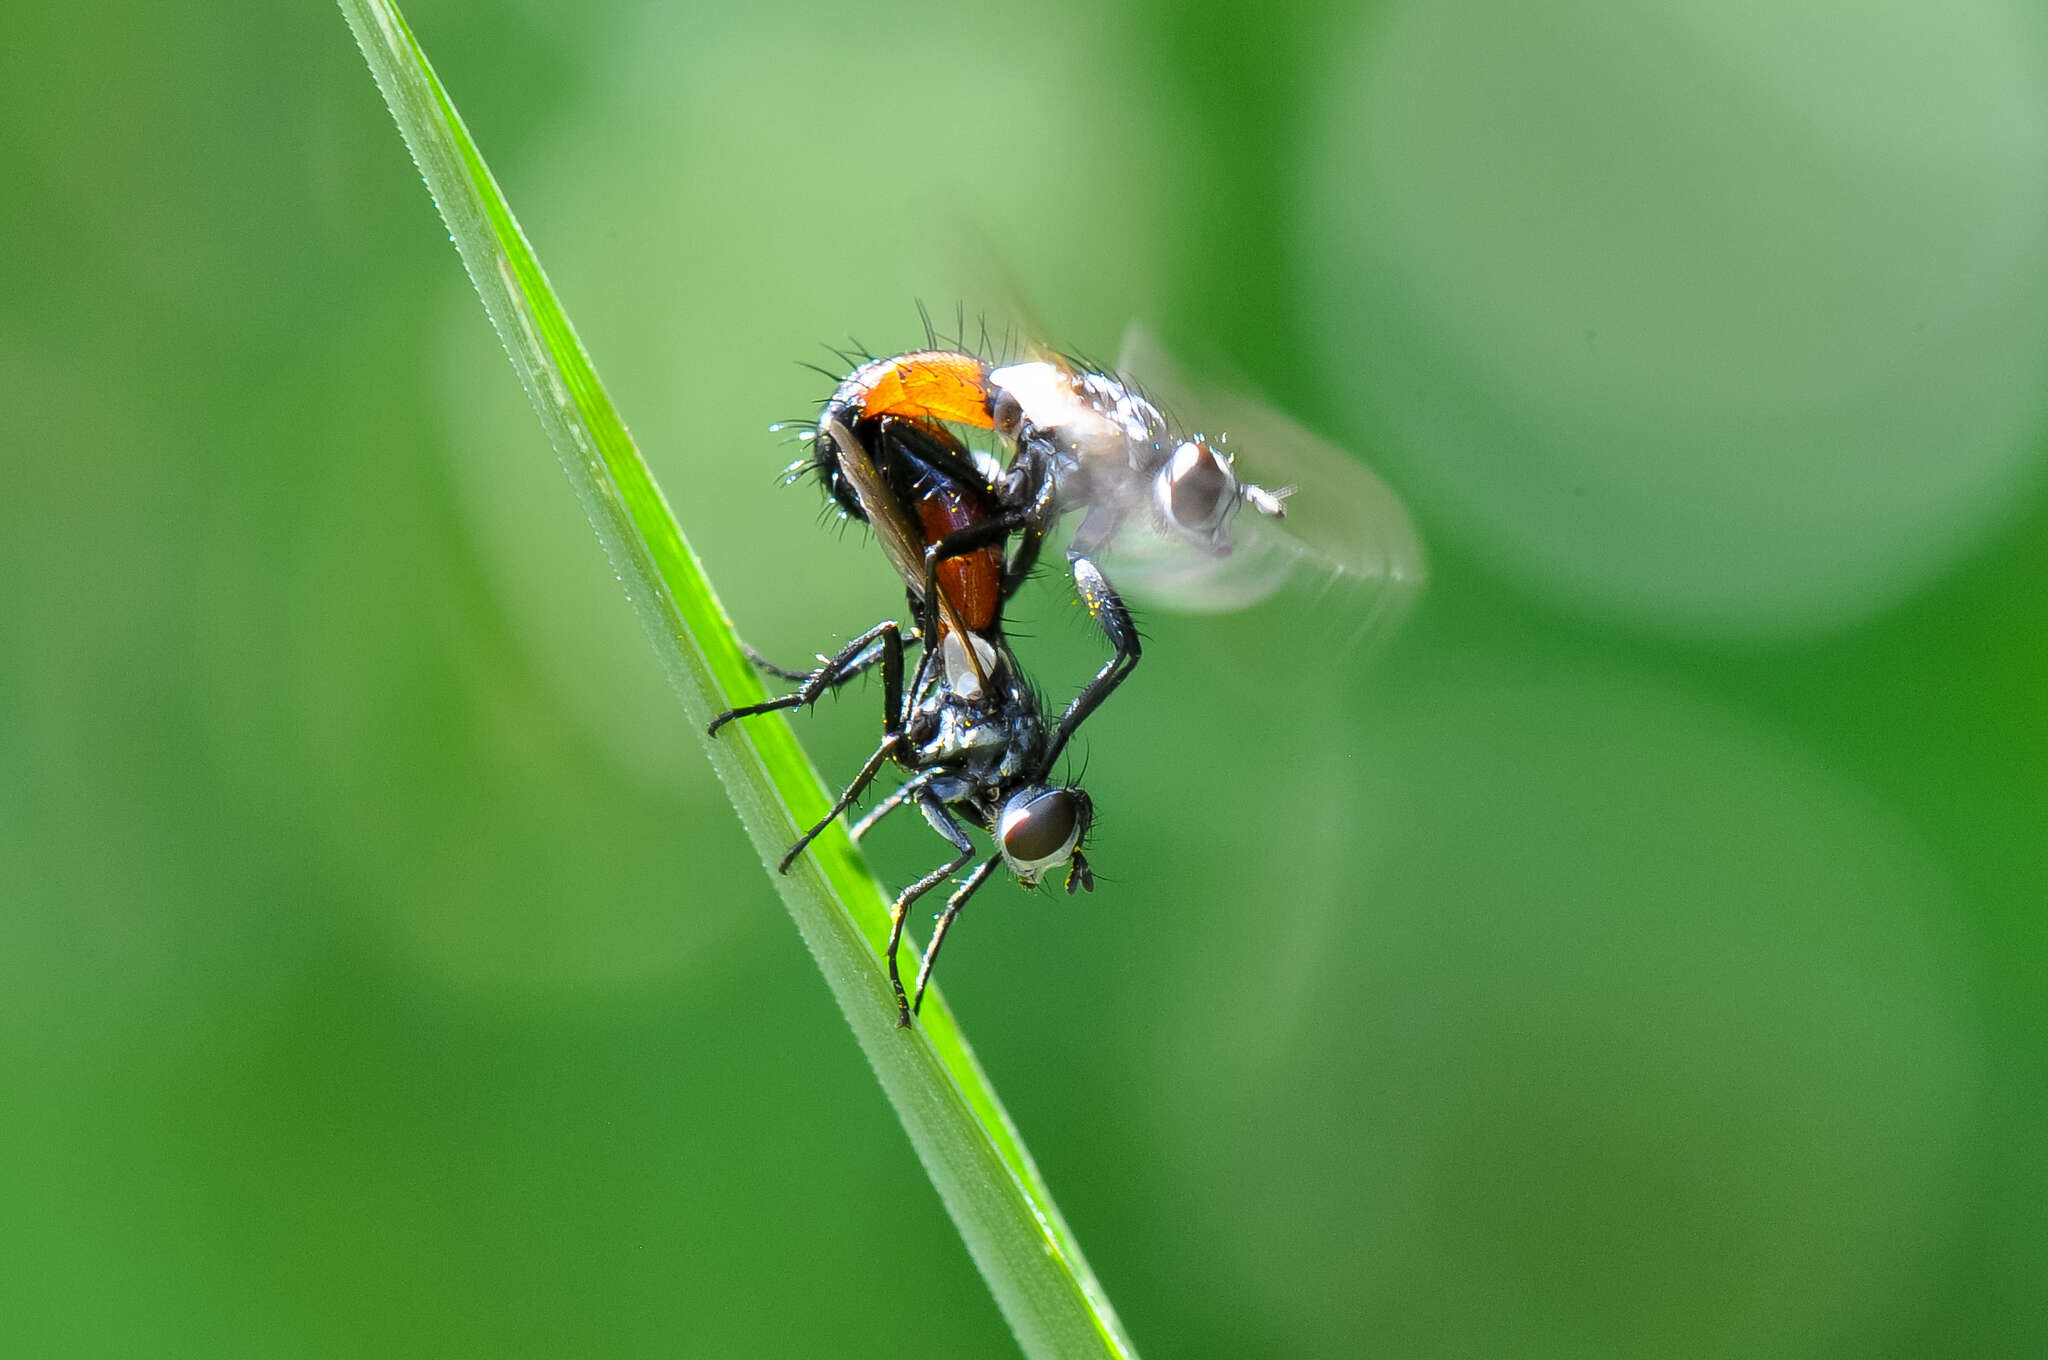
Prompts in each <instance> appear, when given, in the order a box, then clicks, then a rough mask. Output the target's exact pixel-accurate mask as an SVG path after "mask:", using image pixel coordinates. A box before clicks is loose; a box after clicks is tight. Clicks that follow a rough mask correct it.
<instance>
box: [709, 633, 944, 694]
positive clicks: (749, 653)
mask: <svg viewBox="0 0 2048 1360" xmlns="http://www.w3.org/2000/svg"><path fill="white" fill-rule="evenodd" d="M923 641H924V637H923V635H922V633H920V631H919V630H918V629H915V628H913V629H911V630H910V631H909V632H908V633H905V634H904V635H903V643H904V645H905V646H907V647H914V646H917V645H919V644H920V643H922V642H923ZM740 650H741V651H742V652H744V653H746V657H747V660H749V661H751V662H753V663H754V665H755V666H756V667H757V668H758V669H760V670H763V671H766V672H767V673H768V674H770V675H772V676H774V677H776V678H777V679H778V680H795V681H797V682H799V683H801V682H803V681H806V680H809V679H810V678H811V677H812V676H813V675H815V674H817V668H816V667H812V668H811V669H810V670H807V671H800V670H798V669H796V668H795V667H794V666H782V665H778V664H776V663H775V662H773V661H770V660H769V659H768V658H767V657H765V656H763V655H761V654H760V653H759V652H757V651H755V650H754V649H753V648H752V647H750V646H748V645H747V644H746V643H744V642H742V643H740ZM831 659H832V658H830V657H827V656H820V657H818V658H817V661H818V662H819V663H820V664H821V665H822V664H824V663H826V662H829V661H830V660H831ZM881 659H882V644H881V643H880V642H879V641H876V642H874V643H871V644H869V646H868V649H867V650H866V651H864V652H862V653H861V654H860V655H859V656H857V657H855V658H854V659H853V660H852V661H850V662H848V663H847V664H846V667H845V669H844V670H843V671H842V672H841V673H840V676H839V679H838V680H837V681H835V682H834V683H835V684H844V683H845V682H846V681H848V680H851V679H853V678H855V677H856V676H860V675H865V674H867V673H868V672H869V671H870V670H872V669H874V666H875V663H876V662H878V661H880V660H881Z"/></svg>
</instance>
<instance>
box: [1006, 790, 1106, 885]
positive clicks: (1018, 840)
mask: <svg viewBox="0 0 2048 1360" xmlns="http://www.w3.org/2000/svg"><path fill="white" fill-rule="evenodd" d="M1087 820H1088V814H1087V797H1086V795H1084V794H1083V793H1081V791H1080V790H1078V789H1026V790H1025V791H1024V792H1023V793H1020V794H1018V795H1017V796H1016V797H1015V798H1012V799H1011V800H1010V802H1009V805H1008V806H1007V807H1005V808H1004V809H1003V815H1002V819H1001V820H1000V821H999V822H998V823H997V824H996V838H997V839H998V840H999V841H1000V842H1001V843H1002V847H1003V858H1004V859H1006V860H1008V861H1009V864H1010V868H1011V870H1012V871H1013V872H1014V873H1015V874H1016V875H1017V877H1018V878H1019V879H1021V880H1023V882H1024V883H1025V884H1026V885H1027V886H1028V885H1033V884H1036V883H1037V882H1038V877H1039V875H1041V874H1043V873H1044V872H1045V871H1046V870H1047V869H1051V868H1055V867H1057V866H1058V865H1061V864H1065V863H1066V862H1067V860H1068V859H1070V858H1071V857H1072V856H1073V853H1074V847H1075V846H1077V845H1079V844H1080V842H1081V833H1082V832H1083V831H1085V830H1086V829H1087Z"/></svg>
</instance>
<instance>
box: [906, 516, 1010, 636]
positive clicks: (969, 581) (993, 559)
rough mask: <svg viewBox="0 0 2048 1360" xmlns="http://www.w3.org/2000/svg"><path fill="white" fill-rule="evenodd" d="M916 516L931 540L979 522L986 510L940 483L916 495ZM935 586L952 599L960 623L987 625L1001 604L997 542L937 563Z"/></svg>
mask: <svg viewBox="0 0 2048 1360" xmlns="http://www.w3.org/2000/svg"><path fill="white" fill-rule="evenodd" d="M917 518H918V521H919V523H921V524H922V525H923V526H924V541H925V542H926V544H933V543H938V542H940V541H942V540H943V539H945V538H946V537H947V536H948V535H949V534H954V533H957V532H959V531H960V530H962V529H965V528H967V527H968V526H970V525H974V524H980V523H982V522H983V521H984V520H986V519H987V518H988V513H987V511H986V510H984V509H983V508H982V507H981V506H979V505H976V504H975V503H974V502H973V501H971V500H969V499H968V498H967V497H965V496H963V495H961V494H960V493H959V492H958V491H957V490H955V489H953V488H952V487H948V486H942V487H939V488H938V489H936V490H934V491H931V492H929V493H927V494H925V495H922V496H920V497H918V501H917ZM939 589H940V590H942V591H944V592H945V596H946V598H947V599H948V600H950V601H951V602H952V604H953V609H954V611H955V612H956V613H957V614H959V616H960V622H961V624H962V625H964V626H965V627H967V628H969V629H971V630H973V631H975V632H980V631H981V630H982V629H984V628H987V627H988V626H989V625H990V624H992V623H994V622H995V619H996V610H997V609H998V608H999V607H1000V606H1001V604H1002V595H1003V550H1002V548H1001V546H1000V545H991V546H989V547H986V548H976V549H975V550H974V551H973V552H971V553H968V554H967V555H966V556H965V557H954V558H950V559H948V560H946V561H944V562H941V563H939Z"/></svg>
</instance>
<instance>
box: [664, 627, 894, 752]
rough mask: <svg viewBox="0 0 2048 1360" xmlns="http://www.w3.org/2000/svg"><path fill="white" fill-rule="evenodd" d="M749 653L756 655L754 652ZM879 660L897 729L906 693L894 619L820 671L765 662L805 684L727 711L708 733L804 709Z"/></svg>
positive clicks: (888, 710) (889, 718)
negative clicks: (763, 716)
mask: <svg viewBox="0 0 2048 1360" xmlns="http://www.w3.org/2000/svg"><path fill="white" fill-rule="evenodd" d="M748 654H749V655H750V656H752V655H754V653H753V652H752V651H751V649H750V650H749V653H748ZM755 660H756V661H757V662H758V661H760V658H759V657H758V656H755ZM877 661H879V662H881V663H882V675H883V679H884V682H885V687H886V689H887V691H888V693H887V695H886V696H885V702H884V709H885V711H886V713H887V717H886V719H885V721H886V722H888V723H889V725H890V727H891V729H892V730H893V729H894V728H895V727H896V726H897V725H898V719H897V710H898V709H899V708H901V707H902V693H903V635H902V631H901V629H900V627H899V626H898V625H897V623H896V621H895V620H893V619H889V620H885V621H883V622H881V623H878V624H876V625H875V626H874V627H872V628H870V629H868V630H867V632H865V633H862V634H861V635H860V636H859V637H857V638H855V639H854V640H853V641H851V642H849V643H847V644H846V645H845V646H844V647H842V648H840V649H839V655H837V656H834V657H829V658H827V659H826V661H825V664H823V665H822V666H820V667H818V669H816V670H814V671H809V672H806V673H803V674H801V675H800V676H798V675H797V673H796V672H792V671H786V670H783V669H782V668H781V667H779V666H774V667H768V666H767V663H761V664H763V666H764V667H766V668H769V669H772V671H773V673H774V674H777V675H785V676H793V677H796V678H800V679H802V681H803V685H802V686H801V687H800V688H798V689H797V690H796V691H795V692H793V693H790V694H785V695H783V696H781V697H780V698H777V699H770V700H768V701H766V702H765V703H759V704H748V705H746V706H745V707H744V708H731V709H727V710H726V711H725V712H723V713H721V714H719V715H718V716H717V717H715V718H713V719H712V720H711V725H710V726H709V727H707V728H705V729H704V730H705V731H706V732H707V733H709V734H710V735H712V736H714V737H715V736H717V735H718V729H719V728H721V727H723V726H725V725H726V724H727V723H729V722H731V721H733V720H734V719H735V718H751V717H753V716H754V715H756V714H758V713H773V712H775V711H776V710H777V709H782V708H800V707H802V706H803V705H805V704H814V703H816V702H818V700H819V698H820V697H821V696H823V695H824V693H825V692H826V691H827V690H831V689H837V688H838V687H839V686H841V685H843V684H845V683H846V682H847V681H849V680H851V679H853V678H854V677H855V676H857V675H860V674H862V673H864V672H865V671H867V670H868V669H869V668H870V667H872V666H873V665H874V664H875V663H876V662H877Z"/></svg>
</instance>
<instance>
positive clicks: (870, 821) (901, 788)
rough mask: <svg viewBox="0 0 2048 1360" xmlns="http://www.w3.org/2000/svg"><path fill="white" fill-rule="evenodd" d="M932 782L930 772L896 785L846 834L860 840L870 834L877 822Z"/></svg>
mask: <svg viewBox="0 0 2048 1360" xmlns="http://www.w3.org/2000/svg"><path fill="white" fill-rule="evenodd" d="M931 782H932V776H931V775H929V774H921V775H916V776H914V777H912V778H910V779H906V780H904V781H903V782H902V783H901V784H899V785H897V786H896V791H895V792H894V793H892V794H890V795H889V796H888V797H887V798H884V799H883V800H882V801H881V802H879V803H877V804H875V805H874V806H873V807H871V808H869V809H868V811H867V815H866V816H864V817H862V818H861V819H860V820H859V821H857V822H855V823H854V824H853V825H852V826H851V827H849V828H848V829H847V833H846V834H847V835H849V836H851V837H853V838H854V839H855V840H859V839H860V838H861V837H862V836H865V835H867V834H868V830H869V828H871V827H873V826H874V824H875V823H876V822H879V821H881V820H882V818H884V817H886V816H888V815H889V814H890V813H892V812H894V811H895V810H896V809H897V808H900V807H902V806H903V805H904V804H905V803H907V802H909V801H910V800H911V799H913V798H915V797H917V795H918V794H919V793H920V792H922V791H923V789H924V786H925V785H927V784H929V783H931Z"/></svg>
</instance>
